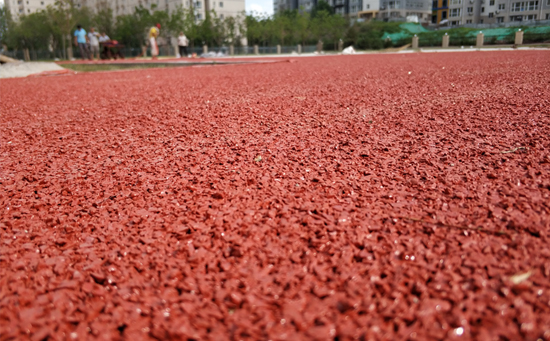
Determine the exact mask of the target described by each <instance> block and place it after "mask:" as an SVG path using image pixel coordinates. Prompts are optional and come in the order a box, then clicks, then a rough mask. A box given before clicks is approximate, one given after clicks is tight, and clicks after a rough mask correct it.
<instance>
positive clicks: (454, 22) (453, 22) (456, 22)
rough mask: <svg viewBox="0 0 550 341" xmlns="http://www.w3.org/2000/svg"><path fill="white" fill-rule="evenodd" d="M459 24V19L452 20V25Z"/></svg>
mask: <svg viewBox="0 0 550 341" xmlns="http://www.w3.org/2000/svg"><path fill="white" fill-rule="evenodd" d="M459 25H460V21H459V20H455V21H451V26H459Z"/></svg>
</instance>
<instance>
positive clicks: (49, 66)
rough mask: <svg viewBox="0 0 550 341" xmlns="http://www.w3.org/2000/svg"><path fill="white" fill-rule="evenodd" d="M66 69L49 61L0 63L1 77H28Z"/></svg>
mask: <svg viewBox="0 0 550 341" xmlns="http://www.w3.org/2000/svg"><path fill="white" fill-rule="evenodd" d="M62 70H65V69H64V68H62V67H61V66H59V65H57V64H56V63H49V62H15V63H5V64H1V65H0V78H17V77H27V76H30V75H34V74H38V73H42V72H45V71H62Z"/></svg>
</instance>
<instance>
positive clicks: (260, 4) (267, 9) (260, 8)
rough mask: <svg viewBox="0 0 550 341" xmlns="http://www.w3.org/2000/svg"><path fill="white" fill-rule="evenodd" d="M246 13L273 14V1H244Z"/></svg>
mask: <svg viewBox="0 0 550 341" xmlns="http://www.w3.org/2000/svg"><path fill="white" fill-rule="evenodd" d="M2 5H4V0H0V6H2ZM245 9H246V13H251V12H258V13H267V14H268V15H272V14H273V0H245Z"/></svg>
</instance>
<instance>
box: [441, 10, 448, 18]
mask: <svg viewBox="0 0 550 341" xmlns="http://www.w3.org/2000/svg"><path fill="white" fill-rule="evenodd" d="M441 19H447V11H443V12H441Z"/></svg>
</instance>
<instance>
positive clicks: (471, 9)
mask: <svg viewBox="0 0 550 341" xmlns="http://www.w3.org/2000/svg"><path fill="white" fill-rule="evenodd" d="M473 13H474V8H473V7H468V14H469V15H472V14H473Z"/></svg>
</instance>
